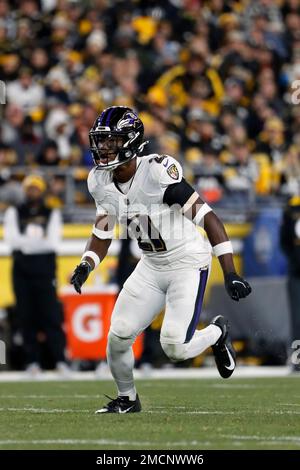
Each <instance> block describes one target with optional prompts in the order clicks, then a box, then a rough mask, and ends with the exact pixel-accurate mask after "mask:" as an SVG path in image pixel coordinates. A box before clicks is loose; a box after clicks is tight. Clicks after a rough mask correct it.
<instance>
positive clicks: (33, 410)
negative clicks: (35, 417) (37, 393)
mask: <svg viewBox="0 0 300 470" xmlns="http://www.w3.org/2000/svg"><path fill="white" fill-rule="evenodd" d="M1 411H4V412H7V411H10V412H22V413H23V412H24V411H29V412H30V413H92V411H91V410H70V409H67V410H65V409H60V408H53V409H51V408H49V409H48V408H33V407H31V406H28V407H24V408H12V407H9V408H0V412H1Z"/></svg>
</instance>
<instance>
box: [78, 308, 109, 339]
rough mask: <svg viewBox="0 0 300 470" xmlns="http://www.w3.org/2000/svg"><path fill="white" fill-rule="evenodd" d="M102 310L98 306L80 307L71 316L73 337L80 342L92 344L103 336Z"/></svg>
mask: <svg viewBox="0 0 300 470" xmlns="http://www.w3.org/2000/svg"><path fill="white" fill-rule="evenodd" d="M101 317H102V310H101V305H99V304H96V303H95V304H84V305H80V306H79V307H78V308H77V309H76V310H75V311H74V314H73V318H72V327H73V332H74V335H75V336H77V338H78V339H79V340H81V341H85V342H87V343H93V342H94V341H99V339H101V338H102V336H103V327H102V320H101Z"/></svg>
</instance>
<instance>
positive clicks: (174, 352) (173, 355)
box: [160, 341, 187, 362]
mask: <svg viewBox="0 0 300 470" xmlns="http://www.w3.org/2000/svg"><path fill="white" fill-rule="evenodd" d="M160 344H161V347H162V348H163V350H164V353H165V354H166V355H167V356H168V358H169V359H170V360H171V361H172V362H180V361H184V360H185V359H186V349H187V345H186V344H179V343H177V344H170V343H165V342H164V341H161V342H160Z"/></svg>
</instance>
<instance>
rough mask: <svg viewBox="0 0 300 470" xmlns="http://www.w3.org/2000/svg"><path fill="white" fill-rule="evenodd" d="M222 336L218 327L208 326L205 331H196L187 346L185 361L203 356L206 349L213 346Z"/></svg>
mask: <svg viewBox="0 0 300 470" xmlns="http://www.w3.org/2000/svg"><path fill="white" fill-rule="evenodd" d="M221 334H222V331H221V328H219V327H218V326H217V325H208V326H207V327H206V328H203V330H196V331H195V333H194V335H193V337H192V339H191V341H190V342H189V343H187V344H186V346H187V348H186V354H185V356H186V357H185V359H190V358H192V357H196V356H198V355H199V354H201V353H202V352H203V351H205V349H207V348H209V347H210V346H213V345H214V344H215V343H216V342H217V341H218V339H219V338H220V336H221Z"/></svg>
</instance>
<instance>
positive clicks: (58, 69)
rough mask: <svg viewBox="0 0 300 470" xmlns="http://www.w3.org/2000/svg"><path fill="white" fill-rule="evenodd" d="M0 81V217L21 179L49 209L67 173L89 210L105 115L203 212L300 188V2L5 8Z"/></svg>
mask: <svg viewBox="0 0 300 470" xmlns="http://www.w3.org/2000/svg"><path fill="white" fill-rule="evenodd" d="M0 79H1V80H2V82H4V83H5V86H6V104H5V105H0V117H1V121H0V209H1V208H4V207H5V206H6V205H7V204H8V203H10V202H18V200H19V199H20V198H22V194H21V189H20V188H21V185H20V181H21V180H22V178H23V176H24V172H26V171H28V170H29V169H30V171H31V172H32V170H36V171H37V172H38V171H41V169H42V171H43V172H45V174H46V176H47V180H48V186H49V188H48V197H49V201H50V203H51V205H52V206H54V207H60V206H62V205H63V204H64V203H65V202H66V196H65V192H66V184H67V183H66V176H65V175H66V173H69V174H70V172H71V175H72V182H73V183H74V185H75V186H74V187H75V189H74V198H75V202H76V204H81V205H83V206H84V205H85V204H88V203H90V200H89V198H88V195H87V194H86V190H85V189H84V188H85V183H84V182H85V179H86V175H87V172H88V171H89V168H90V167H91V166H92V160H91V156H90V152H89V142H88V131H89V129H90V127H91V126H92V124H93V122H94V119H95V118H96V116H97V115H98V114H99V113H100V112H101V111H102V109H103V108H105V107H107V106H111V105H126V106H131V107H133V108H135V109H136V110H137V111H138V112H139V113H140V116H141V118H142V120H143V122H144V124H145V130H146V132H145V137H146V139H147V140H148V139H149V141H150V143H149V145H148V147H147V152H149V153H150V152H159V153H166V154H171V155H173V156H175V157H176V158H177V159H178V160H180V161H181V163H182V164H183V165H184V166H185V169H186V174H187V177H188V178H189V179H190V180H191V182H192V183H194V184H195V186H196V187H197V189H198V190H199V192H200V193H201V195H202V196H203V197H204V198H205V199H206V200H207V201H208V202H210V203H218V202H220V201H222V200H224V199H226V198H227V199H228V198H229V199H230V198H232V199H233V200H234V199H235V198H237V199H238V200H239V201H243V200H244V198H246V199H247V198H248V197H249V194H251V195H252V196H251V197H253V194H254V195H256V196H258V197H262V198H264V197H268V196H270V195H271V196H276V197H278V198H285V197H287V196H290V195H295V194H298V193H299V191H300V103H297V101H300V81H299V80H300V0H285V1H284V0H277V1H276V0H251V1H250V0H240V1H238V0H236V1H235V0H226V1H225V0H128V1H127V0H124V1H122V0H120V1H117V0H90V1H88V0H86V1H85V0H81V1H79V0H22V1H13V0H0ZM297 80H298V82H297ZM297 85H298V88H297ZM298 89H299V92H298V93H297V91H298ZM297 98H298V100H297ZM23 168H25V170H24V169H23Z"/></svg>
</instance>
